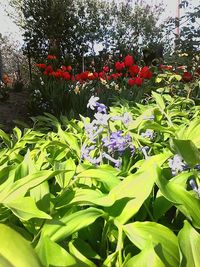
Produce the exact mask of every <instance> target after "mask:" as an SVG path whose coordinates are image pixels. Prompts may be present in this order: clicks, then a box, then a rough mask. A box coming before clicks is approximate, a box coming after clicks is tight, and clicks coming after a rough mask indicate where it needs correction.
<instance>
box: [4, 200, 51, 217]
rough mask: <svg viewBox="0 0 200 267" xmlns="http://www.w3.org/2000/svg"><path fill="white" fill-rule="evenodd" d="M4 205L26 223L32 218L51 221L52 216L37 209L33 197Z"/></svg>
mask: <svg viewBox="0 0 200 267" xmlns="http://www.w3.org/2000/svg"><path fill="white" fill-rule="evenodd" d="M3 204H4V205H5V206H6V207H7V208H9V209H10V210H11V211H12V212H13V213H14V214H15V215H16V216H17V217H19V218H20V219H22V220H24V221H27V220H30V219H31V218H41V219H51V216H49V215H48V214H46V213H45V212H43V211H41V210H39V209H38V208H37V206H36V204H35V202H34V200H33V198H32V197H21V198H17V199H15V200H12V201H8V202H3Z"/></svg>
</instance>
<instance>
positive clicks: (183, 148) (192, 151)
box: [172, 139, 200, 167]
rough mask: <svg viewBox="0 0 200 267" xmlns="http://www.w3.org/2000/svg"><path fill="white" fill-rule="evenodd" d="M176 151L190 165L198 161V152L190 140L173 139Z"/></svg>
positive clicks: (199, 155)
mask: <svg viewBox="0 0 200 267" xmlns="http://www.w3.org/2000/svg"><path fill="white" fill-rule="evenodd" d="M172 141H173V145H174V148H175V150H176V152H177V153H178V154H179V155H181V156H182V158H183V159H184V160H185V161H186V162H187V163H188V164H189V165H190V166H191V167H194V166H195V165H196V164H198V163H200V152H199V150H198V148H197V147H196V146H195V144H194V143H193V142H192V141H191V140H178V139H173V140H172Z"/></svg>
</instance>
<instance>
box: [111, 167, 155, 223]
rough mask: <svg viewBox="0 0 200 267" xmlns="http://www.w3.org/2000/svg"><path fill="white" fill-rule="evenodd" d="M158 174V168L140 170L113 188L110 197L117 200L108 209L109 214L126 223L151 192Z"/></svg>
mask: <svg viewBox="0 0 200 267" xmlns="http://www.w3.org/2000/svg"><path fill="white" fill-rule="evenodd" d="M156 175H157V174H156V168H155V169H154V168H150V169H146V170H143V171H138V172H137V173H135V174H132V175H130V176H128V177H126V178H125V179H124V180H123V181H122V182H121V183H120V184H119V185H118V186H116V187H115V188H113V190H111V191H110V193H109V195H108V197H109V198H111V199H115V201H116V202H115V204H114V205H113V206H112V207H110V208H107V209H106V211H107V212H108V213H109V215H110V216H112V217H114V218H115V220H117V221H118V222H120V223H121V224H124V223H126V222H127V221H128V220H129V219H130V218H131V217H133V216H134V215H135V214H136V213H137V212H138V210H139V209H140V207H141V206H142V204H143V203H144V201H145V200H146V199H147V197H148V196H149V194H150V193H151V191H152V188H153V185H154V182H155V179H156Z"/></svg>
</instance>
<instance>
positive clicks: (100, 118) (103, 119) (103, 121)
mask: <svg viewBox="0 0 200 267" xmlns="http://www.w3.org/2000/svg"><path fill="white" fill-rule="evenodd" d="M94 117H95V120H94V121H93V122H94V123H96V124H97V125H104V126H107V125H108V119H109V118H110V116H109V115H107V114H102V113H99V112H97V113H95V114H94Z"/></svg>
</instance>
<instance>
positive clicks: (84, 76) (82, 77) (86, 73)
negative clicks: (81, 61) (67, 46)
mask: <svg viewBox="0 0 200 267" xmlns="http://www.w3.org/2000/svg"><path fill="white" fill-rule="evenodd" d="M88 74H89V71H84V72H82V73H81V74H80V75H81V80H83V81H86V80H87V79H88Z"/></svg>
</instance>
